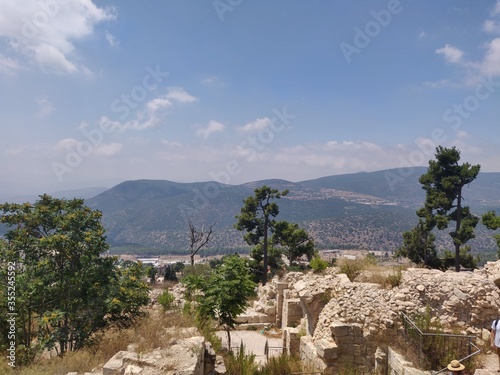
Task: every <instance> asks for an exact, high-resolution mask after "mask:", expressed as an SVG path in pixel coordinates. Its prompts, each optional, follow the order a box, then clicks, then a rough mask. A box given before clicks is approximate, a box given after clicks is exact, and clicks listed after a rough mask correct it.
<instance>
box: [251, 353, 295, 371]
mask: <svg viewBox="0 0 500 375" xmlns="http://www.w3.org/2000/svg"><path fill="white" fill-rule="evenodd" d="M300 372H302V364H301V361H300V359H299V358H297V357H293V356H289V355H287V354H281V355H280V356H278V357H271V358H269V360H268V362H267V363H266V364H265V365H264V367H262V369H261V370H260V371H259V374H262V375H288V374H293V373H300Z"/></svg>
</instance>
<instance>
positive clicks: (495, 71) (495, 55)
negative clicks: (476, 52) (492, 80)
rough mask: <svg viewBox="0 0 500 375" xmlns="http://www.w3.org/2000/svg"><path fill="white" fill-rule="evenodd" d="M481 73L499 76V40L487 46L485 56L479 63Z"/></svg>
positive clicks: (494, 40)
mask: <svg viewBox="0 0 500 375" xmlns="http://www.w3.org/2000/svg"><path fill="white" fill-rule="evenodd" d="M481 73H482V74H484V75H494V76H496V75H500V38H496V39H493V40H492V41H491V42H490V43H488V44H487V47H486V54H485V56H484V59H483V61H482V63H481Z"/></svg>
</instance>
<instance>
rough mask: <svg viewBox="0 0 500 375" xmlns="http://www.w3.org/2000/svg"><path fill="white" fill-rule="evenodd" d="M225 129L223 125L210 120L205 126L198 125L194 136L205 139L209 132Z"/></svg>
mask: <svg viewBox="0 0 500 375" xmlns="http://www.w3.org/2000/svg"><path fill="white" fill-rule="evenodd" d="M224 129H225V125H224V124H222V123H220V122H218V121H215V120H212V121H210V122H209V123H208V125H207V126H200V127H198V129H197V130H196V136H197V137H203V138H205V139H207V138H208V137H209V136H210V135H211V134H213V133H216V132H221V131H223V130H224Z"/></svg>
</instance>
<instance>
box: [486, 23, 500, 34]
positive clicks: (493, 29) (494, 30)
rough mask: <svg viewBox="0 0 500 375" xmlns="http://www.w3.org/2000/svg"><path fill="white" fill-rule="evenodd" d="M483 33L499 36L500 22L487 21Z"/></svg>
mask: <svg viewBox="0 0 500 375" xmlns="http://www.w3.org/2000/svg"><path fill="white" fill-rule="evenodd" d="M483 31H485V32H487V33H490V34H499V33H500V22H498V21H493V20H486V21H484V24H483Z"/></svg>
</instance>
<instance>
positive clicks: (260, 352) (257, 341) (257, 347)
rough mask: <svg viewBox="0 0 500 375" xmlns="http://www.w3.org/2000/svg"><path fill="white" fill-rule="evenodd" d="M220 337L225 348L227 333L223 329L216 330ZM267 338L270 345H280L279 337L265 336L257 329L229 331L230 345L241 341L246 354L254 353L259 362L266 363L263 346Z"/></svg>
mask: <svg viewBox="0 0 500 375" xmlns="http://www.w3.org/2000/svg"><path fill="white" fill-rule="evenodd" d="M217 336H218V337H220V338H221V339H222V346H223V347H224V348H227V334H226V332H224V331H219V332H217ZM266 340H268V343H269V346H270V347H281V346H282V340H281V338H267V337H266V336H264V335H263V334H262V333H260V332H258V331H231V346H233V347H234V346H239V345H240V344H241V342H243V345H245V352H246V354H251V353H253V354H255V361H256V362H257V363H260V364H264V363H266V355H265V353H264V347H265V345H266Z"/></svg>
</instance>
